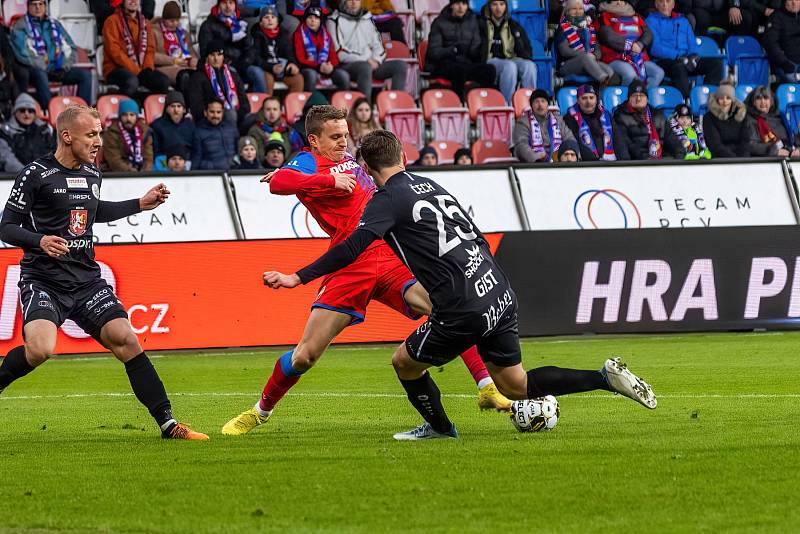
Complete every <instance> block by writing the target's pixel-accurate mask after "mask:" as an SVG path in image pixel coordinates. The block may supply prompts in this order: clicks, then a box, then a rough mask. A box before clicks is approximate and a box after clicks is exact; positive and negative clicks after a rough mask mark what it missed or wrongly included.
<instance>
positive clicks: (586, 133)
mask: <svg viewBox="0 0 800 534" xmlns="http://www.w3.org/2000/svg"><path fill="white" fill-rule="evenodd" d="M564 124H566V125H567V128H569V130H570V132H572V135H574V136H575V139H576V141H577V142H578V144H579V145H578V146H579V148H580V154H579V155H580V159H581V160H583V161H596V160H603V161H614V160H616V159H617V156H616V154H615V153H614V130H613V126H612V125H613V121H612V120H611V114H610V113H609V112H608V111H607V110H606V109H605V107H604V106H603V101H602V100H601V99H599V98H598V97H597V90H596V89H595V88H594V86H592V85H588V84H587V85H581V86H580V87H578V102H577V103H575V104H573V105H572V106H570V108H569V109H568V110H567V113H566V115H565V116H564Z"/></svg>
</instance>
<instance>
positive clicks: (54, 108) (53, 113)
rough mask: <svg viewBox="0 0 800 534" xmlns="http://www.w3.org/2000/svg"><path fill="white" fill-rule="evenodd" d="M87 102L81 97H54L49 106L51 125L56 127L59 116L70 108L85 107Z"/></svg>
mask: <svg viewBox="0 0 800 534" xmlns="http://www.w3.org/2000/svg"><path fill="white" fill-rule="evenodd" d="M85 105H86V102H84V101H83V99H82V98H81V97H79V96H54V97H53V98H51V99H50V104H48V106H47V115H48V116H49V117H50V124H52V125H53V128H55V127H56V119H57V118H58V114H59V113H61V112H62V111H64V110H65V109H67V108H68V107H70V106H85Z"/></svg>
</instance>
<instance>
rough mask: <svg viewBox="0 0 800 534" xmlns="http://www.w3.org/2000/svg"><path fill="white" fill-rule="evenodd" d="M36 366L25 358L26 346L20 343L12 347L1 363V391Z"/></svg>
mask: <svg viewBox="0 0 800 534" xmlns="http://www.w3.org/2000/svg"><path fill="white" fill-rule="evenodd" d="M34 369H35V367H33V366H31V364H29V363H28V360H27V358H25V347H24V346H22V345H20V346H19V347H14V348H13V349H11V350H10V351H9V352H8V354H7V355H6V357H5V358H3V364H2V365H0V392H2V391H3V390H4V389H6V388H7V387H8V385H9V384H11V382H13V381H14V380H16V379H17V378H22V377H23V376H25V375H27V374H28V373H30V372H31V371H33V370H34Z"/></svg>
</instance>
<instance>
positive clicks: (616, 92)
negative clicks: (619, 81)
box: [602, 85, 628, 113]
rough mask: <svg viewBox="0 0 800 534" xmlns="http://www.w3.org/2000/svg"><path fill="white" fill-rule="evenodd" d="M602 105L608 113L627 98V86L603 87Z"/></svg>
mask: <svg viewBox="0 0 800 534" xmlns="http://www.w3.org/2000/svg"><path fill="white" fill-rule="evenodd" d="M602 98H603V105H604V106H605V108H606V109H607V110H608V112H609V113H613V112H614V109H615V108H616V107H617V106H619V105H620V104H622V103H623V102H625V101H626V100H627V99H628V88H627V87H624V86H621V85H619V86H611V87H606V88H605V89H603V96H602Z"/></svg>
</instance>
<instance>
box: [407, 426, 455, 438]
mask: <svg viewBox="0 0 800 534" xmlns="http://www.w3.org/2000/svg"><path fill="white" fill-rule="evenodd" d="M457 437H458V431H456V425H453V429H452V430H451V431H450V432H447V433H445V434H443V433H441V432H437V431H436V430H434V429H433V427H432V426H431V424H430V423H422V424H421V425H419V426H418V427H416V428H412V429H411V430H409V431H408V432H398V433H397V434H395V435H394V439H396V440H397V441H416V440H418V439H442V438H444V439H455V438H457Z"/></svg>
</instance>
